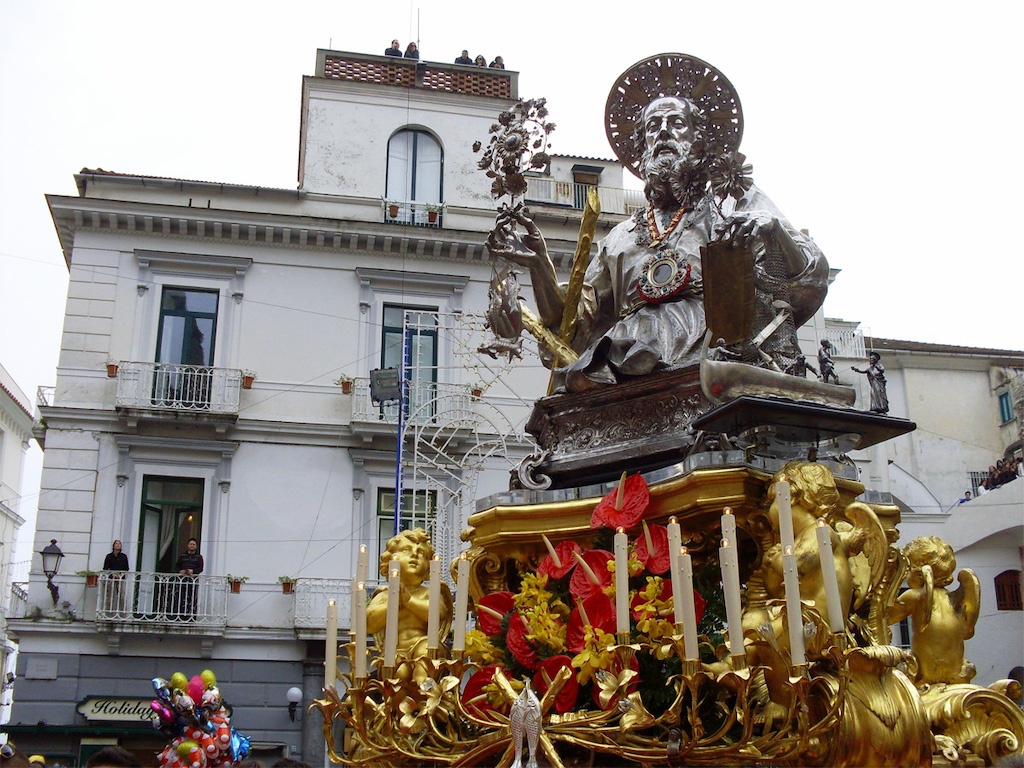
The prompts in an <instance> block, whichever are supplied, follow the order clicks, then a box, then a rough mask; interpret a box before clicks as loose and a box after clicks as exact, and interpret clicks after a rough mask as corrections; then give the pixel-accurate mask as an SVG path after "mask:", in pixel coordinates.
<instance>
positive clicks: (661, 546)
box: [462, 475, 721, 715]
mask: <svg viewBox="0 0 1024 768" xmlns="http://www.w3.org/2000/svg"><path fill="white" fill-rule="evenodd" d="M649 500H650V494H649V492H648V488H647V484H646V482H645V481H644V479H643V477H642V476H640V475H634V476H631V477H628V478H627V477H625V476H623V479H622V480H621V481H620V483H619V486H618V487H617V488H616V489H615V490H613V491H611V492H610V493H609V494H608V495H607V496H606V497H605V498H604V499H603V500H602V501H601V502H600V503H599V504H598V505H597V506H596V507H595V509H594V512H593V515H592V517H591V522H590V526H591V528H592V529H595V536H594V545H593V547H591V548H590V549H586V548H584V547H582V546H581V545H580V544H579V543H578V542H577V541H574V540H567V541H563V542H560V543H559V544H558V545H557V546H553V545H552V544H551V543H550V542H549V541H548V540H547V538H546V537H545V543H546V544H547V546H548V554H547V555H546V556H545V557H544V558H543V559H542V560H541V561H540V562H539V563H538V565H537V567H536V570H534V571H528V572H525V573H523V574H522V575H521V580H520V583H519V589H518V591H517V592H511V591H503V592H494V593H491V594H488V595H485V596H484V597H482V598H481V599H480V600H479V601H478V602H477V605H476V612H477V625H476V628H475V629H472V630H470V631H469V632H468V633H467V636H466V652H467V655H468V656H469V657H470V658H472V659H473V660H474V661H475V662H476V663H477V664H478V671H477V672H476V673H475V674H474V675H473V676H472V677H471V678H470V679H469V681H468V683H467V685H466V688H465V690H464V691H463V696H462V699H463V704H464V706H465V707H466V708H467V709H469V710H470V711H473V710H476V712H477V713H478V714H480V715H484V714H485V713H486V711H487V710H494V709H497V710H498V711H501V712H503V713H504V712H505V711H506V710H507V706H508V702H507V697H504V696H502V695H501V693H500V691H499V690H498V689H497V686H495V685H494V684H493V682H492V678H493V676H494V673H495V671H496V670H498V669H503V671H504V674H505V677H506V678H508V680H509V682H511V683H512V685H513V686H517V685H518V686H521V685H522V683H521V682H518V681H521V680H523V679H524V678H528V679H531V680H532V683H533V687H534V689H535V690H536V691H537V693H538V695H541V696H542V695H543V694H544V693H545V692H546V691H547V689H548V687H549V686H550V685H551V681H552V680H554V678H555V676H556V675H557V674H558V672H559V670H561V669H562V668H569V669H570V670H571V672H572V675H571V677H570V678H569V681H568V682H567V683H566V684H565V685H564V687H563V688H562V690H561V692H560V693H559V694H558V696H557V698H556V700H555V702H554V705H553V707H552V711H554V712H558V713H565V712H569V711H572V710H584V709H592V708H594V707H595V706H596V707H598V708H600V709H603V710H607V709H610V708H611V707H613V706H616V705H617V704H618V703H619V702H618V699H619V698H621V696H622V695H623V692H625V693H626V694H632V693H633V692H636V691H639V693H640V695H641V698H642V699H643V702H644V705H645V706H646V707H647V708H648V710H650V711H651V712H654V713H655V714H657V712H656V710H659V711H660V710H663V709H664V708H667V707H668V706H670V705H671V703H672V699H673V697H674V695H675V692H674V690H672V688H671V687H670V686H669V687H666V686H665V681H666V680H667V679H668V678H669V677H671V676H672V675H674V674H678V673H679V672H680V671H681V662H680V660H679V658H678V655H677V654H676V653H674V651H673V646H672V640H671V637H672V635H674V634H675V627H674V625H673V595H672V581H671V578H670V574H669V570H670V569H669V565H670V563H669V545H668V540H669V539H668V529H667V528H666V526H663V525H657V524H652V525H649V524H648V523H647V522H646V521H643V520H642V517H643V513H644V511H645V510H646V509H647V506H648V503H649ZM619 528H622V529H624V530H625V531H626V532H627V533H628V534H629V536H630V540H629V550H628V551H629V556H628V563H629V565H628V567H629V587H630V592H629V594H630V640H631V642H632V643H633V646H632V647H633V648H634V649H636V653H634V654H632V659H631V661H630V662H629V664H628V667H624V665H623V658H624V657H623V656H622V655H621V654H616V653H615V646H616V645H617V638H616V634H615V603H614V600H615V584H614V573H615V558H614V556H613V554H612V551H611V542H612V536H613V533H614V531H615V530H617V529H619ZM698 583H699V580H698ZM701 589H704V587H703V585H701ZM719 592H720V589H719ZM713 597H714V601H715V603H716V606H715V607H716V608H720V603H721V596H720V594H718V595H713ZM694 602H695V604H696V608H697V620H698V622H701V621H702V617H703V615H704V613H705V607H706V605H707V602H706V601H705V599H704V598H703V597H702V596H701V594H700V591H698V590H697V589H695V590H694ZM717 613H718V615H717V616H715V615H711V616H707V617H704V619H706V620H705V622H704V624H703V626H702V628H703V629H705V630H706V632H707V634H714V631H715V630H716V629H719V628H720V627H721V619H720V615H721V612H720V611H718V612H717ZM719 641H720V637H719ZM708 650H709V651H710V648H709V649H708Z"/></svg>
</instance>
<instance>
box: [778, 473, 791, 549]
mask: <svg viewBox="0 0 1024 768" xmlns="http://www.w3.org/2000/svg"><path fill="white" fill-rule="evenodd" d="M775 503H776V507H777V509H778V510H779V541H781V542H782V548H783V549H785V548H786V547H790V548H791V549H792V547H793V507H792V505H791V503H790V499H789V483H787V482H786V481H785V480H780V481H779V482H777V483H776V484H775Z"/></svg>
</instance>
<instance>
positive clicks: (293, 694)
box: [286, 686, 302, 723]
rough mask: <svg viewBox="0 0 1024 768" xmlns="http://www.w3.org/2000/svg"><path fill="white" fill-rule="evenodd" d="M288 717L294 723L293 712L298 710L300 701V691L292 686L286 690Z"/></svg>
mask: <svg viewBox="0 0 1024 768" xmlns="http://www.w3.org/2000/svg"><path fill="white" fill-rule="evenodd" d="M286 695H287V696H288V717H290V718H291V719H292V722H293V723H294V722H295V712H296V710H297V709H298V708H299V702H300V701H302V689H301V688H296V687H295V686H292V687H291V688H289V689H288V693H287V694H286Z"/></svg>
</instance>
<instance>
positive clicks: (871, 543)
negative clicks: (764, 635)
mask: <svg viewBox="0 0 1024 768" xmlns="http://www.w3.org/2000/svg"><path fill="white" fill-rule="evenodd" d="M780 480H785V481H787V482H788V483H789V487H790V497H791V500H792V504H791V506H792V519H793V551H794V554H796V561H797V573H798V576H799V580H800V597H801V600H802V601H804V602H809V603H812V604H813V605H814V608H815V610H816V611H817V612H818V613H819V614H820V615H821V617H822V619H823V620H824V622H825V623H826V625H827V623H828V620H829V615H828V606H827V604H826V601H825V585H824V582H823V580H822V574H821V565H820V562H819V559H818V542H817V536H816V533H815V530H816V528H817V524H818V519H819V518H820V519H822V520H824V521H825V524H826V525H827V526H828V529H829V535H830V537H831V540H832V551H833V553H834V559H835V569H836V581H837V583H838V586H839V599H840V602H841V604H842V611H843V618H844V621H845V620H846V619H847V618H848V617H849V615H850V610H851V608H853V609H856V608H859V607H860V605H861V604H862V603H863V601H864V600H865V599H866V598H867V596H868V593H869V592H870V589H871V586H872V585H873V584H875V583H877V582H878V580H879V578H880V577H881V575H882V571H883V569H884V567H885V558H886V549H887V548H888V542H887V541H886V538H885V531H884V530H883V529H882V526H881V523H880V522H879V521H878V517H877V516H876V515H875V513H874V511H873V510H872V509H871V508H870V507H868V506H867V505H866V504H862V503H860V502H854V503H852V504H850V505H848V506H847V507H846V509H840V508H839V491H838V490H837V488H836V481H835V477H833V475H832V472H831V471H830V470H829V469H828V468H827V467H826V466H824V465H822V464H818V463H815V462H807V461H794V462H790V463H789V464H787V465H786V466H785V467H784V468H783V469H782V470H781V471H780V472H777V473H776V474H775V476H774V477H773V478H772V481H771V484H770V485H769V487H768V498H767V501H768V504H769V508H768V519H769V521H770V523H771V526H772V537H773V541H774V543H773V545H772V546H771V547H770V548H769V549H768V550H767V551H766V552H765V553H764V557H763V559H762V564H761V568H760V569H759V570H757V571H755V573H754V574H753V576H752V577H751V579H750V581H749V583H748V591H747V595H748V602H747V609H746V611H745V612H744V616H743V627H744V631H745V632H746V631H755V632H756V631H757V630H758V628H759V627H763V626H764V625H768V626H770V627H771V628H772V630H773V631H774V634H775V637H776V638H777V639H778V640H779V642H780V644H781V645H783V646H784V647H788V646H789V637H788V631H787V627H786V622H785V621H784V620H783V617H782V615H781V613H780V612H778V611H777V610H774V609H773V608H772V607H771V606H770V605H769V602H770V601H779V604H781V601H783V600H784V599H785V596H786V592H785V586H784V582H783V576H782V554H783V553H782V544H781V542H780V541H779V505H778V499H777V498H776V492H775V485H776V483H778V482H779V481H780ZM861 555H863V556H861Z"/></svg>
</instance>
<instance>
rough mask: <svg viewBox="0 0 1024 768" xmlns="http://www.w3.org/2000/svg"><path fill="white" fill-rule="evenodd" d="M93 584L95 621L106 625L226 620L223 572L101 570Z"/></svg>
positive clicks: (132, 627)
mask: <svg viewBox="0 0 1024 768" xmlns="http://www.w3.org/2000/svg"><path fill="white" fill-rule="evenodd" d="M97 590H98V592H97V596H96V622H97V624H99V625H101V626H102V625H106V626H107V627H108V628H114V627H116V628H118V629H120V630H122V631H125V630H129V631H135V632H143V631H146V630H147V629H154V628H162V629H169V628H178V629H181V630H185V631H187V632H215V631H223V629H224V627H225V625H226V623H227V593H228V583H227V580H226V579H225V578H224V577H223V576H181V575H179V574H176V573H147V572H141V571H140V572H136V571H104V572H103V573H101V574H100V575H99V583H98V584H97Z"/></svg>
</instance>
